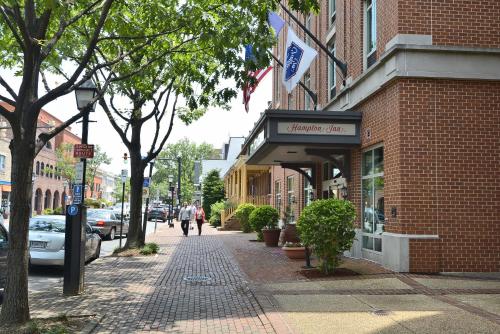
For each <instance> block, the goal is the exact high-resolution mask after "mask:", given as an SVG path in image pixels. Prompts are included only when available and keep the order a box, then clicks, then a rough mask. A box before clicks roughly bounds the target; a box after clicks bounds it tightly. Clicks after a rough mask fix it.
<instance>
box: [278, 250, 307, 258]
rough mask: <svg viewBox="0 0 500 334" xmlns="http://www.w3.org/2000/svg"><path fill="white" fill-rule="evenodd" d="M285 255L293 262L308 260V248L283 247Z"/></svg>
mask: <svg viewBox="0 0 500 334" xmlns="http://www.w3.org/2000/svg"><path fill="white" fill-rule="evenodd" d="M281 249H282V250H283V251H284V252H285V255H286V256H288V258H289V259H292V260H303V259H305V258H306V248H305V247H282V248H281Z"/></svg>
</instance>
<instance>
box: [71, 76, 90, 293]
mask: <svg viewBox="0 0 500 334" xmlns="http://www.w3.org/2000/svg"><path fill="white" fill-rule="evenodd" d="M96 95H97V88H96V86H95V85H94V83H93V82H92V80H91V79H87V80H86V81H85V82H84V83H82V84H81V85H80V86H78V87H77V88H76V89H75V97H76V105H77V107H78V110H80V112H81V113H82V114H83V119H82V145H86V144H87V142H88V132H89V113H90V112H91V111H94V108H95V101H94V100H95V97H96ZM81 161H82V164H83V171H82V181H81V184H75V186H74V187H73V204H72V205H71V206H70V207H69V208H68V210H66V211H67V214H66V234H65V242H64V249H65V252H64V285H63V293H64V294H65V295H78V294H81V293H82V292H83V280H84V264H85V237H84V236H85V233H84V228H85V225H86V224H87V211H86V208H85V205H84V199H85V183H86V182H85V176H86V175H85V174H86V167H87V160H86V159H85V158H82V159H81ZM77 189H78V191H79V192H81V196H76V194H77V193H78V191H76V190H77ZM77 199H78V200H79V202H76V200H77ZM75 202H76V203H75Z"/></svg>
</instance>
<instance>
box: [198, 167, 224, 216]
mask: <svg viewBox="0 0 500 334" xmlns="http://www.w3.org/2000/svg"><path fill="white" fill-rule="evenodd" d="M224 195H225V193H224V181H223V180H221V178H220V175H219V171H218V170H216V169H213V170H211V171H209V172H208V173H207V175H206V176H205V178H204V179H203V190H202V196H203V210H204V211H205V215H206V216H207V217H209V218H210V217H212V214H213V212H214V211H213V210H212V204H214V203H217V202H220V201H222V200H223V199H224ZM217 214H219V213H217ZM219 221H220V217H219Z"/></svg>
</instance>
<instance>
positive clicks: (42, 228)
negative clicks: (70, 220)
mask: <svg viewBox="0 0 500 334" xmlns="http://www.w3.org/2000/svg"><path fill="white" fill-rule="evenodd" d="M65 228H66V221H65V220H64V219H51V218H33V219H31V220H30V226H29V229H30V231H39V232H57V233H64V231H65Z"/></svg>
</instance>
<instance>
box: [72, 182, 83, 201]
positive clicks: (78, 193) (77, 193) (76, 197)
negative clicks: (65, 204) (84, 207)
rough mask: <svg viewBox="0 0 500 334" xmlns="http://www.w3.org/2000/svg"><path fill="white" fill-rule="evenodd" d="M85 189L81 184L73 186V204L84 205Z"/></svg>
mask: <svg viewBox="0 0 500 334" xmlns="http://www.w3.org/2000/svg"><path fill="white" fill-rule="evenodd" d="M82 190H83V187H82V185H81V184H77V185H75V186H73V204H82V198H83V191H82Z"/></svg>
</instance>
